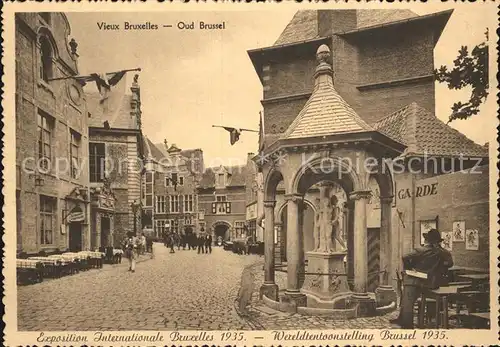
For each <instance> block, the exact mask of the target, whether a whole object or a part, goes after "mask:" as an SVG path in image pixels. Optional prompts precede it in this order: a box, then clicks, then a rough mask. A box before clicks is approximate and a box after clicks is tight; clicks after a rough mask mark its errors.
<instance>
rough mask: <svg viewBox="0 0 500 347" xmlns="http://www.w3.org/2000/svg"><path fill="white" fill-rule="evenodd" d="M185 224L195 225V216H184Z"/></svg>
mask: <svg viewBox="0 0 500 347" xmlns="http://www.w3.org/2000/svg"><path fill="white" fill-rule="evenodd" d="M184 225H193V218H192V217H191V215H185V216H184Z"/></svg>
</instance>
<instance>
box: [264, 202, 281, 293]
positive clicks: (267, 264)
mask: <svg viewBox="0 0 500 347" xmlns="http://www.w3.org/2000/svg"><path fill="white" fill-rule="evenodd" d="M275 206H276V201H264V214H265V217H264V247H265V248H264V284H263V285H262V286H261V287H260V298H261V299H262V297H263V296H266V297H267V298H269V299H271V300H274V301H278V286H277V285H276V284H275V283H274V207H275Z"/></svg>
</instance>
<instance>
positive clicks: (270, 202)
mask: <svg viewBox="0 0 500 347" xmlns="http://www.w3.org/2000/svg"><path fill="white" fill-rule="evenodd" d="M275 206H276V201H274V200H268V201H264V207H271V208H274V207H275Z"/></svg>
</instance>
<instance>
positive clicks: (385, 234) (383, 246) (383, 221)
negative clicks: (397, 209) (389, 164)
mask: <svg viewBox="0 0 500 347" xmlns="http://www.w3.org/2000/svg"><path fill="white" fill-rule="evenodd" d="M392 199H393V197H392V196H388V197H381V198H380V210H381V212H380V213H381V216H380V270H381V271H384V270H385V273H381V274H380V283H381V284H383V285H388V284H390V278H391V276H392V275H393V273H392V267H391V265H392V264H391V259H392V237H391V236H392V234H391V233H392V227H391V222H392Z"/></svg>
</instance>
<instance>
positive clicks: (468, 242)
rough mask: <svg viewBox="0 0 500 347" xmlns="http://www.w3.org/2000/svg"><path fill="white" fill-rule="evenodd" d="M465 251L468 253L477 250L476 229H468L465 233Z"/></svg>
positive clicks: (477, 238) (477, 234) (477, 236)
mask: <svg viewBox="0 0 500 347" xmlns="http://www.w3.org/2000/svg"><path fill="white" fill-rule="evenodd" d="M465 249H467V250H470V251H477V250H479V232H478V231H477V229H468V230H467V231H466V232H465Z"/></svg>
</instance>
